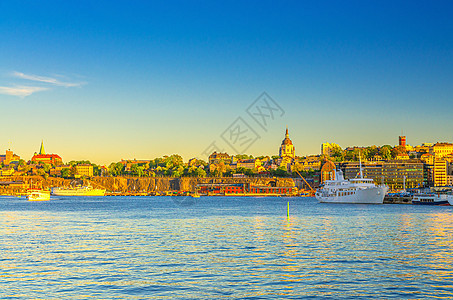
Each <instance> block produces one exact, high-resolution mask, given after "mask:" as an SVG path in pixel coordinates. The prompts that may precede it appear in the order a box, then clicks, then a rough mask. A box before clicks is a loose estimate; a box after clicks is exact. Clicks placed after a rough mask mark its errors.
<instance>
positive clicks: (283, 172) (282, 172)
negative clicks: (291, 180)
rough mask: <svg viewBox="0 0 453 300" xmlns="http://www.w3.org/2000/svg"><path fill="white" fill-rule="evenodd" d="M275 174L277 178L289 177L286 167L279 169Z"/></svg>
mask: <svg viewBox="0 0 453 300" xmlns="http://www.w3.org/2000/svg"><path fill="white" fill-rule="evenodd" d="M274 174H275V176H277V177H286V176H288V171H287V169H286V166H280V167H278V168H277V170H275V171H274Z"/></svg>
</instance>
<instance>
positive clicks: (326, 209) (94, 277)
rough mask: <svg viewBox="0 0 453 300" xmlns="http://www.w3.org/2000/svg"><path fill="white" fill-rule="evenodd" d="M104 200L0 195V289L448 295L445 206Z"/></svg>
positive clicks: (452, 229)
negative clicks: (286, 210) (31, 200)
mask: <svg viewBox="0 0 453 300" xmlns="http://www.w3.org/2000/svg"><path fill="white" fill-rule="evenodd" d="M115 198H116V199H114V200H108V199H107V200H106V199H104V198H103V199H94V200H93V199H90V200H88V199H87V200H85V199H74V200H68V199H62V201H60V202H54V203H50V204H51V205H48V204H46V205H39V206H30V205H28V206H27V205H26V204H27V203H25V202H20V201H17V200H2V201H10V202H7V203H4V204H5V205H4V206H2V209H3V210H2V211H0V240H1V241H2V243H1V247H2V248H1V251H2V252H1V259H0V268H1V271H0V276H1V277H0V281H1V282H2V288H3V289H4V290H5V293H4V295H10V296H11V297H23V298H71V299H80V298H89V297H92V298H108V299H111V298H119V299H145V298H159V297H161V298H178V297H179V298H183V299H186V298H210V299H213V298H215V299H217V298H244V297H263V298H269V297H274V298H301V297H322V296H326V297H333V298H338V297H346V298H354V297H360V298H424V297H430V296H438V297H444V298H448V297H451V296H453V295H452V290H453V286H452V277H453V274H452V271H451V265H452V263H453V262H452V259H451V250H452V241H453V225H452V222H451V220H452V211H451V210H439V208H437V209H434V210H433V209H432V208H419V207H418V208H413V207H411V206H404V209H403V208H401V207H400V206H372V207H368V206H358V207H356V206H348V205H345V206H329V205H327V206H324V205H318V204H317V203H316V202H310V201H306V200H304V201H302V200H301V201H292V202H291V215H290V217H289V218H286V214H282V211H283V210H282V209H281V208H282V207H285V205H286V201H285V200H281V201H279V200H275V198H274V199H269V200H268V199H266V198H263V199H259V200H253V199H252V200H250V199H248V200H247V201H244V200H243V199H234V198H231V199H228V201H225V200H221V199H219V198H212V199H211V198H210V199H209V201H207V200H206V199H202V198H200V199H201V200H200V202H199V203H197V205H195V206H194V207H192V208H190V209H181V208H180V207H177V206H176V205H174V203H172V202H171V201H168V199H162V200H161V199H160V198H117V197H115ZM13 201H16V202H13ZM108 201H112V202H108ZM398 209H400V211H398ZM43 287H45V292H44V293H45V295H43Z"/></svg>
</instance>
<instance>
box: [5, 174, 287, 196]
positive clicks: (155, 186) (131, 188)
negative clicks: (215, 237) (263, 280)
mask: <svg viewBox="0 0 453 300" xmlns="http://www.w3.org/2000/svg"><path fill="white" fill-rule="evenodd" d="M1 181H9V182H23V183H24V184H23V185H22V187H19V186H15V187H14V190H17V192H19V190H23V189H26V188H27V187H28V186H34V187H43V188H52V187H59V186H70V185H74V184H80V185H87V184H91V185H92V186H93V187H100V188H105V189H106V190H107V191H108V192H117V193H153V192H166V191H191V192H193V191H195V187H196V185H197V184H203V183H204V184H216V183H230V184H232V183H250V184H251V185H266V186H267V185H272V186H294V182H293V180H292V179H291V178H231V177H219V178H193V177H183V178H171V177H163V178H161V177H158V178H156V177H93V178H91V179H90V180H86V179H85V180H83V179H76V180H74V179H63V178H54V177H48V178H44V177H41V176H14V177H8V179H7V180H6V179H5V178H2V179H1ZM5 187H6V186H5ZM8 189H13V186H11V187H10V188H8Z"/></svg>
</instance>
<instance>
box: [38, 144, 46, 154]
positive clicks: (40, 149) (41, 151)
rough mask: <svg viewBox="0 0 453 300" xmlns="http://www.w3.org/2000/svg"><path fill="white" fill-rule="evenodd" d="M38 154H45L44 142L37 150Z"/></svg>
mask: <svg viewBox="0 0 453 300" xmlns="http://www.w3.org/2000/svg"><path fill="white" fill-rule="evenodd" d="M39 154H46V151H44V141H41V148H39Z"/></svg>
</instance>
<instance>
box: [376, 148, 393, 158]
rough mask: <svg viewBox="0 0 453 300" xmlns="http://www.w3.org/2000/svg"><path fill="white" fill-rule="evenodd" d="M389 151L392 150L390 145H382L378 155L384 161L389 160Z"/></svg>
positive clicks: (390, 154)
mask: <svg viewBox="0 0 453 300" xmlns="http://www.w3.org/2000/svg"><path fill="white" fill-rule="evenodd" d="M391 150H392V146H390V145H384V146H382V147H381V149H379V155H380V156H381V157H382V158H383V159H385V160H389V159H391V158H392V153H391Z"/></svg>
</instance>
